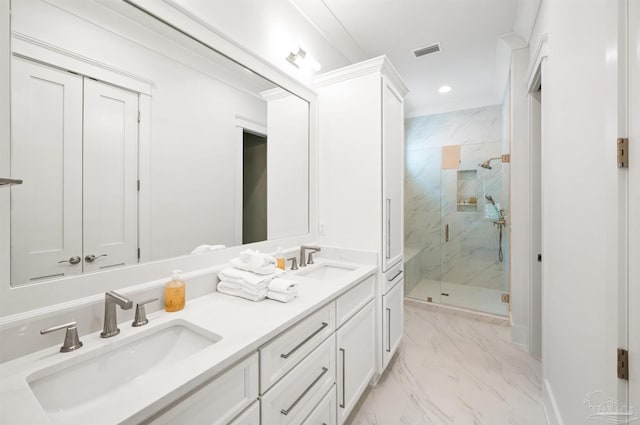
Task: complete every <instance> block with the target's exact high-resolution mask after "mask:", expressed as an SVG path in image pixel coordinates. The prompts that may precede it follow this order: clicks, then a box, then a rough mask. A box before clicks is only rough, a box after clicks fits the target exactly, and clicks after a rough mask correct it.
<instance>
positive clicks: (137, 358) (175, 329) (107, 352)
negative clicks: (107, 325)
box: [27, 320, 222, 423]
mask: <svg viewBox="0 0 640 425" xmlns="http://www.w3.org/2000/svg"><path fill="white" fill-rule="evenodd" d="M115 338H117V337H115ZM221 339H222V337H220V336H219V335H216V334H213V333H211V332H208V331H205V330H204V329H201V328H199V327H197V326H194V325H192V324H191V323H189V322H186V321H183V320H175V321H171V322H167V323H165V324H162V325H158V326H157V327H154V328H151V329H149V330H148V331H147V332H142V333H140V334H137V335H132V336H130V337H127V338H125V339H123V340H122V341H117V342H116V341H114V344H109V345H106V346H103V347H101V348H99V349H96V350H94V351H91V352H88V353H87V355H86V356H85V357H76V358H74V359H71V360H70V361H68V362H63V363H61V364H58V365H56V366H52V367H50V368H47V369H43V370H40V371H37V372H35V373H33V374H32V375H31V376H29V377H28V378H27V383H28V384H29V387H30V388H31V391H33V394H34V395H35V396H36V398H37V399H38V402H40V405H41V406H42V407H43V408H44V410H45V411H46V412H47V414H48V415H49V417H50V418H51V419H52V420H53V422H56V423H75V422H76V421H78V419H81V418H82V416H83V415H84V414H85V413H86V412H88V411H92V410H94V409H100V406H101V404H103V403H104V402H105V401H106V400H107V399H108V398H109V397H110V396H111V395H113V394H114V393H115V392H116V391H118V389H120V388H122V387H124V386H125V385H127V384H129V383H130V382H131V381H134V380H136V379H139V378H140V377H142V376H144V375H150V374H154V373H161V372H162V371H164V370H166V369H169V368H171V367H172V366H174V365H175V364H176V363H177V362H180V361H182V360H185V359H187V358H188V357H189V356H191V355H193V354H195V353H198V352H199V351H201V350H204V349H205V348H207V347H210V346H211V345H213V344H215V343H216V342H218V341H220V340H221ZM119 342H122V343H121V344H119ZM85 349H86V344H85Z"/></svg>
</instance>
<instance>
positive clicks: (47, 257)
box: [11, 57, 82, 284]
mask: <svg viewBox="0 0 640 425" xmlns="http://www.w3.org/2000/svg"><path fill="white" fill-rule="evenodd" d="M11 72H12V75H11V84H12V98H11V110H12V113H11V133H12V137H11V175H12V176H19V178H21V179H22V180H23V181H24V183H23V184H22V185H20V186H14V187H12V188H11V282H12V283H14V284H23V283H28V282H31V281H37V280H38V279H44V278H50V277H56V276H65V275H71V274H77V273H81V272H82V261H81V256H82V227H81V226H79V223H80V222H81V220H82V197H81V191H82V77H79V76H77V75H75V74H72V73H69V72H66V71H62V70H59V69H56V68H52V67H48V66H45V65H41V64H38V63H35V62H31V61H28V60H24V59H21V58H18V57H14V58H12V70H11Z"/></svg>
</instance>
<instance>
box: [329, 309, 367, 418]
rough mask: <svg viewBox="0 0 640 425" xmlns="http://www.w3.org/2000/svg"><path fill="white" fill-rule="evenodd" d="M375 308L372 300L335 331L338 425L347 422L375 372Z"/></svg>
mask: <svg viewBox="0 0 640 425" xmlns="http://www.w3.org/2000/svg"><path fill="white" fill-rule="evenodd" d="M374 308H375V302H374V301H373V300H372V301H370V302H369V303H368V304H367V305H366V306H365V307H363V308H362V310H360V311H359V312H358V313H357V314H356V315H355V316H353V317H352V318H351V319H349V321H347V323H345V324H344V325H343V326H342V327H341V328H340V329H338V331H337V332H336V342H337V347H338V353H337V354H338V357H337V361H338V372H337V373H338V380H337V383H338V424H339V425H341V424H342V423H343V422H344V420H345V419H347V416H349V413H351V411H352V410H353V407H354V406H355V405H356V403H357V402H358V399H359V398H360V395H362V393H363V392H364V390H365V389H366V388H367V385H368V384H369V380H370V379H371V377H372V376H373V374H374V372H375V368H376V365H375V362H376V360H375V351H374V350H375V310H374Z"/></svg>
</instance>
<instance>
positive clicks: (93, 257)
mask: <svg viewBox="0 0 640 425" xmlns="http://www.w3.org/2000/svg"><path fill="white" fill-rule="evenodd" d="M106 256H107V254H101V255H97V256H96V255H93V254H89V255H87V256H86V257H84V261H86V262H88V263H93V262H94V261H96V259H98V258H100V257H106Z"/></svg>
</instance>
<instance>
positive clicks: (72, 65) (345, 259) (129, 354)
mask: <svg viewBox="0 0 640 425" xmlns="http://www.w3.org/2000/svg"><path fill="white" fill-rule="evenodd" d="M285 3H286V2H285ZM285 3H283V4H285ZM216 18H217V14H216V6H215V5H213V3H211V2H192V1H187V0H164V1H161V2H160V1H157V0H20V1H14V2H9V1H7V0H0V48H3V49H4V50H3V53H6V54H3V55H0V69H1V70H2V73H3V75H9V76H10V79H0V120H1V121H3V123H6V125H1V126H0V129H2V131H4V130H5V129H7V131H6V132H5V133H3V137H0V178H5V177H6V178H10V180H11V181H12V182H14V183H12V185H11V186H9V185H4V186H2V188H0V340H2V341H3V343H2V348H1V349H0V423H3V424H4V423H7V424H75V423H81V424H92V425H93V424H116V423H125V424H138V423H143V424H146V423H154V424H162V423H166V424H177V423H179V424H205V423H206V424H211V423H214V424H235V425H238V424H255V425H257V424H263V425H271V424H274V425H275V424H278V425H280V424H296V425H297V424H305V425H342V424H343V423H344V422H345V420H346V419H347V417H348V416H349V415H350V414H352V413H353V412H354V407H355V406H356V404H357V403H358V400H360V399H361V398H362V396H363V394H364V393H365V390H366V388H367V387H368V386H369V385H374V384H375V382H376V381H377V379H378V378H379V376H380V375H381V374H382V373H383V371H384V370H385V369H386V368H387V367H388V365H389V363H390V361H391V359H392V358H393V355H394V353H395V352H396V351H397V349H398V346H399V344H400V340H401V336H402V332H403V313H402V305H403V291H404V284H403V270H402V264H403V263H402V258H403V245H404V244H403V235H404V229H403V217H404V211H403V205H404V199H403V196H404V191H403V178H404V148H403V146H404V135H403V119H404V112H403V111H404V109H403V108H404V96H405V95H406V93H407V87H406V86H405V84H404V83H403V81H402V79H401V78H400V76H399V75H398V73H397V71H396V70H395V69H394V68H393V66H392V65H391V63H390V62H389V60H388V59H387V58H386V57H384V56H381V57H378V58H373V59H369V60H367V61H364V62H361V63H357V64H352V65H348V64H347V63H345V65H348V66H345V67H344V68H339V69H333V70H330V71H329V72H326V73H324V74H322V75H316V76H315V77H314V78H313V79H312V80H309V79H307V78H306V77H305V78H300V75H299V74H295V71H294V72H285V70H283V69H281V67H280V65H282V64H284V65H285V66H287V67H288V66H290V64H289V63H288V62H287V61H286V59H285V57H286V53H283V54H282V55H281V56H280V54H279V53H278V56H277V57H267V56H264V52H262V56H261V55H259V54H256V52H255V51H252V50H250V48H251V46H242V45H240V44H238V43H236V42H235V41H233V39H232V38H230V37H229V35H228V34H222V33H220V32H219V31H217V30H216V28H214V27H213V24H212V23H213V22H215V21H216ZM68 28H73V32H70V31H68V30H67V29H68ZM62 29H64V30H62ZM267 140H268V141H267ZM44 194H46V196H45V195H44ZM256 194H257V195H256ZM254 195H255V196H254ZM311 244H312V245H320V246H321V247H322V251H321V252H319V253H317V254H316V255H315V257H313V260H314V264H305V263H306V262H308V261H307V260H308V258H310V257H305V256H304V251H302V256H301V257H300V260H301V261H299V262H298V263H299V268H298V269H297V270H287V271H286V275H285V276H286V277H289V278H291V279H294V280H296V281H297V282H298V284H299V285H298V297H297V298H295V299H294V300H293V301H291V302H288V303H280V302H277V301H273V300H264V301H260V302H251V301H248V300H245V299H241V298H235V297H232V296H228V295H224V294H221V293H218V292H217V291H216V284H217V282H218V280H217V275H218V273H219V272H220V270H221V269H222V268H223V267H225V265H227V264H229V262H230V260H231V259H232V258H234V257H238V256H239V255H240V253H241V252H242V251H243V250H246V249H256V250H260V251H262V252H268V253H274V252H280V250H281V248H280V247H284V248H287V249H284V254H285V258H290V256H291V255H297V254H298V251H297V250H298V247H300V246H306V245H311ZM173 269H181V270H182V271H183V272H184V274H183V275H182V276H183V277H184V280H185V281H186V284H187V291H186V292H187V303H186V307H185V308H184V310H181V311H179V312H175V313H168V312H165V311H164V309H163V299H162V294H163V290H164V284H165V283H166V282H167V280H168V279H169V275H170V271H171V270H173ZM105 293H107V294H108V295H105ZM105 297H106V299H105ZM153 299H157V300H156V301H153ZM107 301H108V302H107ZM147 301H149V302H148V303H146V302H147ZM136 303H137V304H142V306H141V308H140V310H138V312H137V313H138V314H136V316H135V318H134V311H136V308H134V305H135V304H136ZM145 303H146V304H145ZM122 306H124V307H125V310H123V309H122V308H121V307H122ZM144 310H146V314H143V313H145V311H144ZM146 320H148V322H146ZM74 323H75V325H74ZM132 324H135V325H134V326H132ZM118 328H119V331H118ZM41 331H42V333H43V334H44V335H41ZM65 332H66V333H67V335H68V336H69V338H68V339H67V338H65ZM101 334H102V336H108V337H107V338H104V337H101ZM63 339H64V340H65V341H64V342H63ZM62 347H64V348H63V349H62V350H61V348H62ZM61 351H63V352H61Z"/></svg>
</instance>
